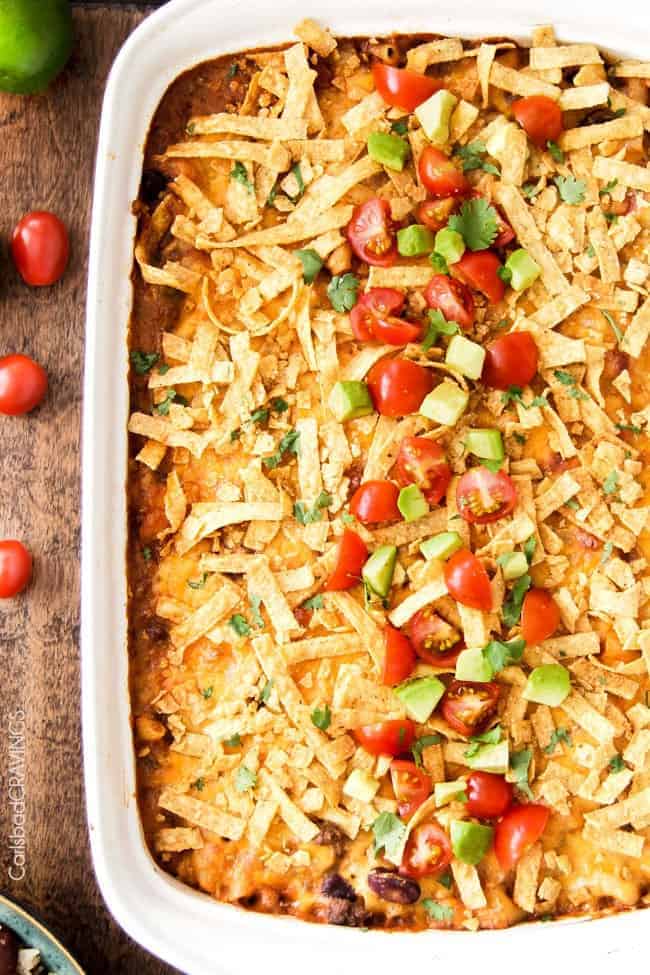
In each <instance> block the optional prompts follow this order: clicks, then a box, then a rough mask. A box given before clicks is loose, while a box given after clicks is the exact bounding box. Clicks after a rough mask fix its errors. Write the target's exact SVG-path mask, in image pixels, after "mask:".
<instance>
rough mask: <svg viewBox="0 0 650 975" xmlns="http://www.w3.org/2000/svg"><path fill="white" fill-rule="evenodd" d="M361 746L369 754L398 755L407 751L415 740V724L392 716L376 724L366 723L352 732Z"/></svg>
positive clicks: (395, 756)
mask: <svg viewBox="0 0 650 975" xmlns="http://www.w3.org/2000/svg"><path fill="white" fill-rule="evenodd" d="M353 734H354V737H355V738H356V739H357V741H358V742H359V744H360V745H361V747H362V748H365V750H366V751H367V752H370V754H371V755H392V756H393V757H394V758H397V756H398V755H402V754H404V752H408V751H409V749H410V747H411V745H412V744H413V742H414V740H415V725H414V724H413V722H412V721H408V720H407V719H404V720H402V719H401V718H394V719H393V720H392V721H380V722H379V723H378V724H366V725H363V727H361V728H357V729H356V730H355V731H354V732H353Z"/></svg>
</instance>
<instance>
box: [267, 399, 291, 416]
mask: <svg viewBox="0 0 650 975" xmlns="http://www.w3.org/2000/svg"><path fill="white" fill-rule="evenodd" d="M271 409H272V410H273V412H274V413H286V412H287V410H288V409H289V404H288V403H287V401H286V399H282V397H281V396H275V397H274V398H273V399H272V400H271Z"/></svg>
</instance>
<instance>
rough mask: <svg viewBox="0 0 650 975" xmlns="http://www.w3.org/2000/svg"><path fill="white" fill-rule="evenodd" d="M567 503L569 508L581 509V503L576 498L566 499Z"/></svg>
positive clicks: (573, 509)
mask: <svg viewBox="0 0 650 975" xmlns="http://www.w3.org/2000/svg"><path fill="white" fill-rule="evenodd" d="M565 505H566V507H567V508H571V510H572V511H579V509H580V505H579V504H578V502H577V501H576V499H575V498H569V500H568V501H565Z"/></svg>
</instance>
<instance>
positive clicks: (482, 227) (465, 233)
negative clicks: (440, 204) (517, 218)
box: [449, 197, 498, 251]
mask: <svg viewBox="0 0 650 975" xmlns="http://www.w3.org/2000/svg"><path fill="white" fill-rule="evenodd" d="M449 227H451V229H452V230H455V231H456V232H457V233H459V234H460V235H461V236H462V238H463V240H464V241H465V243H466V245H467V246H468V247H469V249H470V250H472V251H483V250H486V249H487V248H488V247H489V246H490V244H492V243H493V241H494V240H495V238H496V236H497V234H498V214H497V212H496V210H495V209H494V207H493V206H491V205H490V204H489V203H488V201H487V200H485V199H484V198H483V197H477V198H476V199H474V200H466V201H465V202H464V203H463V205H462V207H461V208H460V213H456V214H454V215H453V216H452V217H450V218H449Z"/></svg>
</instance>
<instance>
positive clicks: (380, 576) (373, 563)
mask: <svg viewBox="0 0 650 975" xmlns="http://www.w3.org/2000/svg"><path fill="white" fill-rule="evenodd" d="M396 560H397V548H396V547H395V545H381V546H380V547H379V548H378V549H376V550H375V551H374V552H373V553H372V555H371V556H370V558H369V559H368V561H367V562H366V564H365V565H364V567H363V569H362V570H361V575H362V577H363V581H364V582H365V583H366V584H367V585H368V586H370V588H371V589H372V591H373V592H374V593H376V594H377V595H378V596H381V598H382V599H385V598H386V596H387V595H388V593H389V590H390V587H391V583H392V581H393V573H394V572H395V562H396Z"/></svg>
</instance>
